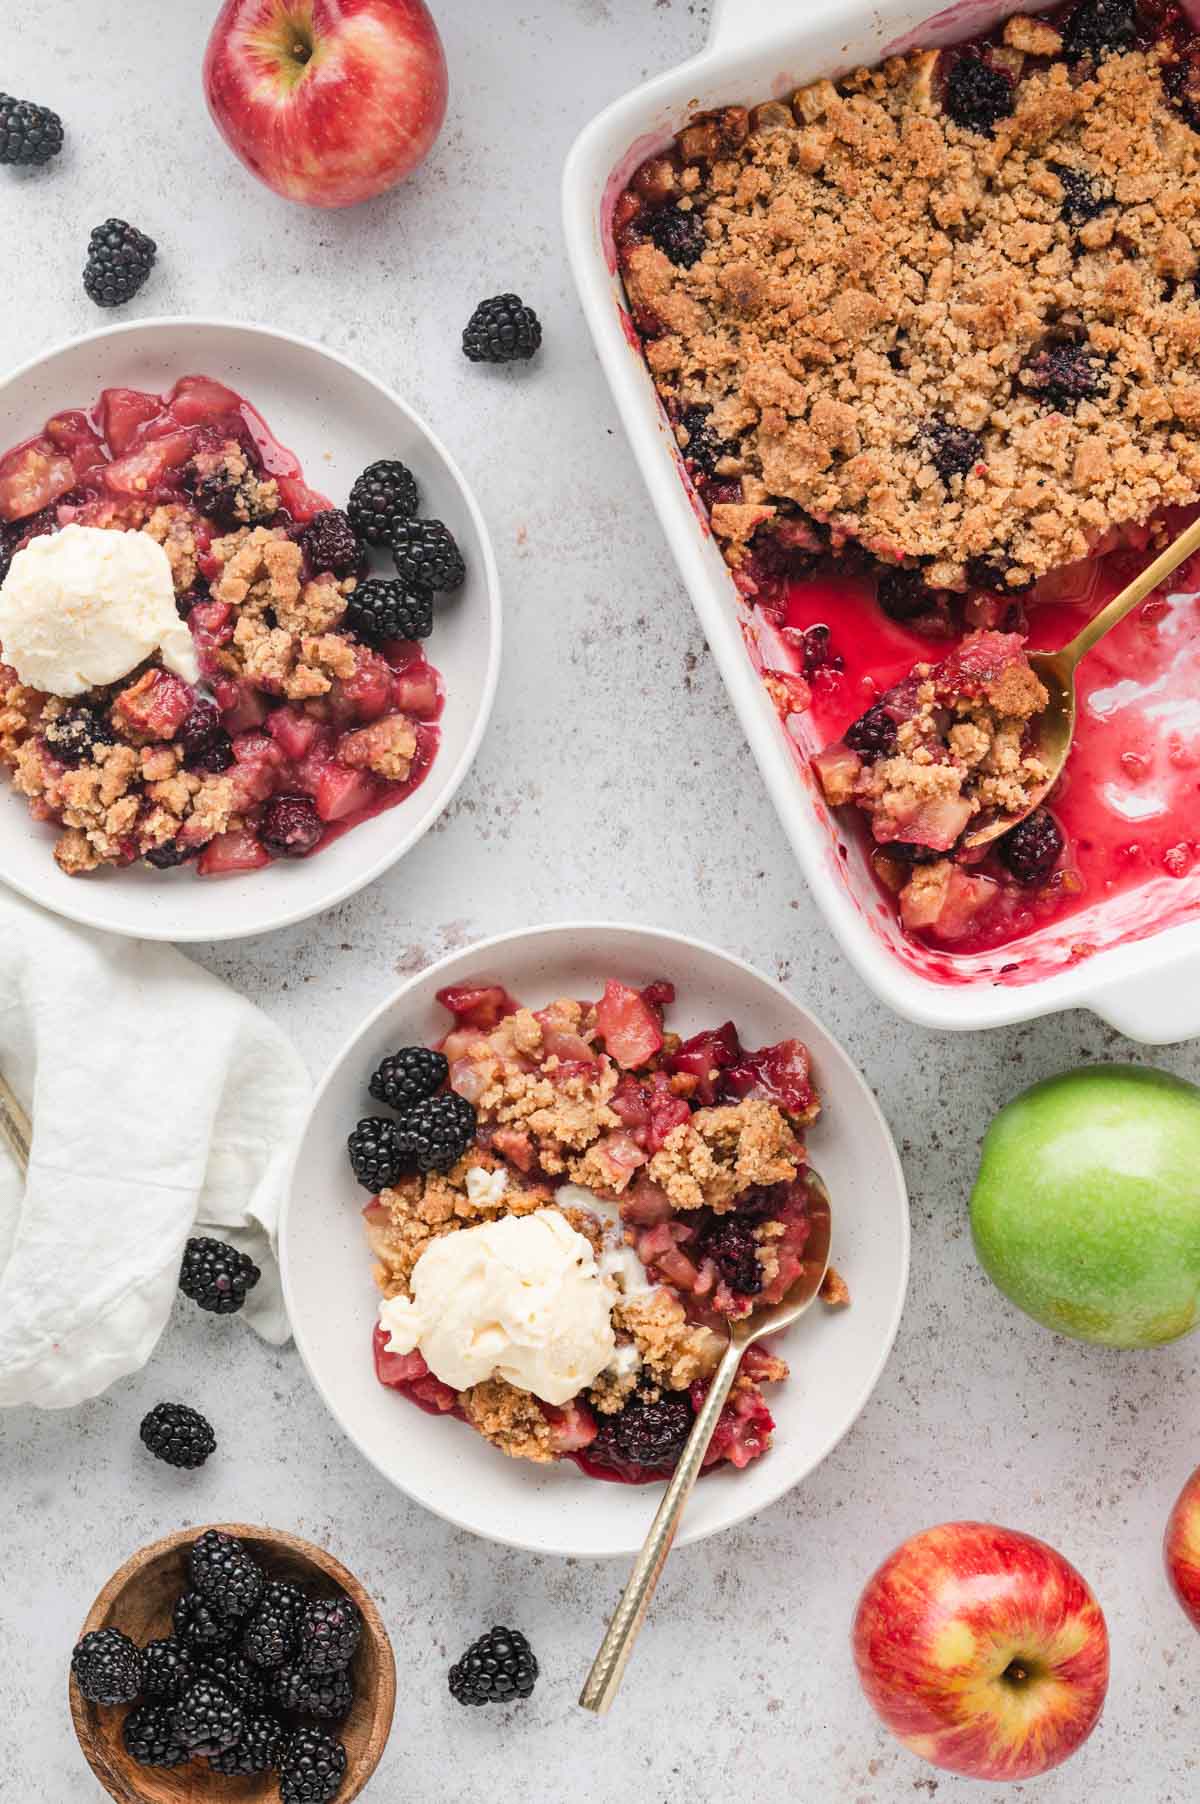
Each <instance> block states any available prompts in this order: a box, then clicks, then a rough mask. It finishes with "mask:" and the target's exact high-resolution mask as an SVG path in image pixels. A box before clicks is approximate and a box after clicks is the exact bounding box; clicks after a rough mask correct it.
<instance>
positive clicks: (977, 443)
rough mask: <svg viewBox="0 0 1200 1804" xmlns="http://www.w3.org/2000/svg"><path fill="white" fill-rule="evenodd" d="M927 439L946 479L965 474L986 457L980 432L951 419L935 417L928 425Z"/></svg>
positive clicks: (935, 466) (940, 474) (944, 479)
mask: <svg viewBox="0 0 1200 1804" xmlns="http://www.w3.org/2000/svg"><path fill="white" fill-rule="evenodd" d="M925 439H926V441H927V443H928V445H929V455H930V459H931V461H932V463H933V467H934V469H935V470H936V471H937V473H938V475H939V476H940V477H941V479H942V481H943V482H949V481H950V478H951V477H952V476H965V475H966V474H967V471H968V470H969V469H970V468H971V466H972V464H977V463H978V462H979V460H980V458H981V457H982V456H983V440H982V439H981V438H980V436H979V434H978V433H977V432H969V431H968V430H967V428H966V427H965V426H956V425H955V424H954V423H953V421H951V420H941V419H933V420H930V421H929V422H928V424H927V425H926V427H925Z"/></svg>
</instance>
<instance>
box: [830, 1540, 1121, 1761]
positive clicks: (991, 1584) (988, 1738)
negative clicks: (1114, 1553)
mask: <svg viewBox="0 0 1200 1804" xmlns="http://www.w3.org/2000/svg"><path fill="white" fill-rule="evenodd" d="M853 1643H854V1659H855V1663H856V1664H857V1667H858V1676H859V1678H860V1679H861V1681H862V1686H863V1690H864V1691H865V1692H866V1694H867V1697H868V1699H869V1701H870V1702H871V1704H872V1705H873V1706H874V1707H875V1709H876V1710H877V1711H878V1713H879V1715H880V1716H881V1717H882V1718H883V1721H884V1722H885V1723H886V1725H887V1727H888V1728H889V1729H890V1730H891V1731H892V1733H893V1735H896V1736H898V1738H899V1739H900V1740H901V1741H902V1742H903V1743H904V1745H905V1746H906V1747H907V1748H909V1749H910V1750H911V1751H912V1752H913V1753H914V1754H919V1755H920V1756H921V1757H922V1758H923V1759H925V1760H928V1761H930V1762H931V1763H932V1764H933V1765H934V1766H940V1767H945V1768H946V1769H947V1770H948V1771H949V1772H952V1773H963V1774H965V1775H966V1776H967V1777H969V1778H972V1779H997V1780H1007V1781H1009V1782H1013V1781H1016V1780H1020V1779H1032V1778H1034V1777H1035V1776H1036V1775H1037V1774H1038V1773H1044V1772H1047V1771H1049V1769H1050V1768H1051V1767H1053V1766H1057V1765H1058V1764H1059V1762H1060V1761H1063V1760H1065V1759H1066V1758H1067V1757H1068V1755H1070V1754H1073V1753H1074V1752H1075V1750H1076V1748H1078V1747H1080V1746H1081V1744H1082V1743H1083V1742H1084V1741H1086V1740H1087V1738H1088V1736H1089V1735H1090V1734H1091V1732H1092V1730H1093V1729H1094V1728H1095V1726H1096V1723H1097V1721H1098V1720H1099V1716H1100V1711H1101V1709H1102V1708H1103V1705H1104V1696H1105V1692H1106V1691H1107V1689H1108V1630H1107V1628H1106V1627H1105V1622H1104V1616H1103V1613H1102V1611H1101V1609H1100V1606H1099V1604H1098V1603H1097V1602H1096V1599H1095V1597H1094V1596H1093V1595H1092V1591H1091V1588H1090V1587H1089V1585H1088V1584H1087V1582H1086V1580H1084V1579H1083V1578H1082V1577H1081V1576H1080V1575H1079V1573H1078V1572H1076V1570H1075V1568H1074V1567H1073V1566H1072V1565H1071V1564H1070V1563H1069V1561H1067V1560H1064V1559H1063V1557H1062V1555H1061V1554H1060V1553H1056V1552H1055V1550H1054V1548H1052V1547H1047V1546H1046V1544H1045V1543H1044V1542H1042V1541H1037V1540H1035V1539H1034V1538H1033V1536H1032V1535H1023V1534H1021V1533H1019V1532H1018V1531H1017V1530H1015V1529H1009V1528H998V1527H996V1526H994V1525H993V1524H990V1523H986V1522H947V1523H943V1524H942V1525H941V1527H939V1528H930V1529H926V1530H925V1532H924V1533H923V1534H919V1535H914V1536H913V1538H912V1540H910V1541H906V1542H905V1543H904V1545H903V1546H902V1547H898V1548H897V1549H896V1551H895V1552H894V1553H892V1554H890V1555H889V1557H888V1558H887V1559H886V1560H885V1561H884V1563H883V1565H882V1566H881V1567H880V1568H879V1570H878V1572H876V1573H875V1575H874V1577H873V1578H872V1579H871V1580H870V1581H869V1582H868V1584H867V1586H866V1589H865V1590H864V1591H863V1594H862V1597H861V1598H860V1599H859V1604H858V1610H857V1612H856V1614H855V1618H854V1631H853Z"/></svg>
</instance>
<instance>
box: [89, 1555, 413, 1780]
mask: <svg viewBox="0 0 1200 1804" xmlns="http://www.w3.org/2000/svg"><path fill="white" fill-rule="evenodd" d="M210 1529H216V1530H218V1531H219V1532H220V1533H221V1534H223V1535H236V1536H237V1537H238V1538H239V1539H245V1538H246V1537H251V1538H253V1539H256V1540H259V1541H266V1542H268V1543H269V1544H270V1545H271V1546H272V1547H276V1548H280V1549H282V1550H283V1551H284V1552H286V1553H290V1554H292V1555H293V1556H295V1557H296V1558H298V1559H302V1560H305V1561H307V1562H308V1563H310V1564H311V1565H313V1566H315V1567H317V1569H318V1570H319V1571H320V1572H321V1574H322V1576H324V1577H326V1578H328V1579H331V1580H332V1581H333V1582H334V1583H335V1584H337V1585H339V1586H340V1587H341V1589H342V1590H343V1591H345V1592H346V1593H347V1595H348V1596H349V1597H350V1598H351V1599H352V1600H353V1602H354V1603H355V1604H356V1605H357V1606H358V1609H359V1610H360V1612H361V1613H362V1618H363V1623H364V1627H365V1630H366V1633H367V1634H368V1635H369V1636H370V1638H371V1641H372V1643H373V1645H374V1648H375V1651H376V1655H377V1658H378V1660H379V1666H380V1673H379V1683H378V1685H377V1686H376V1690H375V1697H374V1701H373V1707H372V1712H371V1724H370V1734H369V1738H368V1744H367V1748H366V1749H365V1751H364V1755H363V1759H364V1761H369V1762H370V1764H369V1766H368V1767H367V1769H366V1770H365V1771H363V1772H360V1773H354V1772H352V1771H351V1769H350V1767H349V1765H348V1766H347V1769H346V1779H345V1781H343V1789H342V1790H341V1791H339V1793H338V1797H339V1799H345V1800H346V1804H350V1800H351V1799H353V1798H356V1797H358V1795H359V1793H360V1792H361V1791H362V1790H363V1788H364V1786H366V1785H367V1783H368V1782H369V1781H370V1779H371V1778H372V1777H373V1775H374V1773H375V1771H376V1769H377V1767H378V1765H379V1762H380V1760H381V1759H382V1757H383V1753H384V1750H385V1748H386V1747H387V1744H388V1740H389V1738H390V1735H391V1730H392V1721H393V1718H394V1716H395V1711H396V1656H395V1653H394V1651H393V1649H392V1643H391V1638H390V1636H389V1635H388V1632H387V1629H386V1627H385V1626H384V1621H383V1617H382V1616H381V1615H380V1612H379V1606H378V1605H377V1604H376V1602H375V1600H374V1598H373V1597H372V1596H371V1594H370V1592H369V1591H368V1590H367V1588H366V1586H365V1585H364V1584H363V1583H362V1580H361V1579H358V1578H356V1577H355V1576H354V1574H353V1573H352V1572H351V1571H350V1570H349V1568H348V1567H346V1566H344V1565H343V1564H342V1562H341V1561H340V1560H339V1559H338V1558H337V1556H336V1554H332V1553H330V1552H329V1551H328V1550H327V1549H326V1548H324V1547H318V1546H317V1545H316V1543H315V1542H313V1541H306V1540H304V1539H303V1538H302V1537H301V1536H300V1535H293V1534H291V1533H289V1531H288V1530H287V1529H281V1528H267V1527H265V1526H263V1525H261V1524H258V1523H253V1522H200V1523H197V1524H196V1525H195V1527H193V1528H183V1529H177V1530H176V1531H175V1532H174V1533H173V1534H170V1535H164V1536H163V1537H162V1538H161V1540H158V1541H150V1542H148V1543H147V1544H146V1546H145V1547H140V1548H138V1549H137V1551H136V1552H135V1553H132V1554H130V1556H129V1558H128V1559H127V1560H125V1561H124V1563H123V1564H122V1565H120V1566H119V1567H118V1568H117V1570H116V1571H115V1572H114V1573H113V1574H112V1576H111V1578H109V1580H108V1581H107V1583H106V1584H104V1585H103V1586H102V1587H101V1589H100V1590H99V1591H98V1592H97V1594H96V1598H95V1601H94V1602H93V1604H92V1607H91V1609H90V1610H89V1611H88V1613H87V1615H86V1617H85V1618H84V1621H83V1626H82V1628H81V1629H80V1631H79V1635H78V1637H77V1641H82V1639H83V1637H84V1636H85V1635H88V1634H91V1633H92V1631H93V1630H95V1629H100V1628H104V1627H105V1626H106V1618H107V1616H108V1614H109V1612H110V1610H111V1609H112V1606H113V1604H114V1602H115V1601H116V1599H117V1598H118V1597H119V1596H120V1595H121V1594H122V1592H124V1591H125V1590H126V1589H127V1587H128V1585H129V1583H130V1581H131V1580H132V1579H136V1578H137V1577H138V1575H139V1574H140V1573H141V1572H142V1571H143V1570H144V1569H145V1568H146V1567H147V1566H149V1565H150V1563H151V1562H152V1561H154V1560H157V1559H161V1558H162V1557H163V1556H164V1555H166V1554H172V1553H176V1552H178V1551H179V1550H180V1549H181V1548H183V1547H187V1546H190V1545H191V1543H192V1542H194V1541H197V1540H199V1538H200V1536H201V1535H204V1534H207V1533H208V1532H209V1530H210ZM67 1694H68V1699H69V1702H70V1707H71V1721H72V1723H73V1724H74V1727H75V1736H76V1739H77V1740H78V1742H79V1746H80V1750H81V1752H82V1753H83V1756H84V1758H85V1760H86V1761H87V1763H88V1766H89V1767H90V1768H91V1770H92V1773H93V1775H94V1777H95V1778H96V1780H97V1781H98V1783H99V1784H101V1785H103V1787H104V1789H105V1790H106V1791H107V1792H108V1794H109V1796H110V1797H113V1798H116V1799H117V1800H118V1804H124V1800H125V1799H127V1798H128V1797H129V1795H130V1791H129V1786H128V1785H127V1784H126V1783H125V1776H124V1775H123V1774H121V1775H116V1774H113V1773H112V1772H111V1770H110V1769H109V1767H108V1764H107V1762H106V1761H103V1760H102V1759H101V1753H102V1749H101V1748H100V1746H99V1745H98V1743H97V1741H96V1738H95V1736H94V1735H93V1733H92V1728H91V1723H90V1720H89V1712H91V1711H94V1710H97V1709H99V1708H101V1706H99V1705H96V1704H90V1703H89V1702H88V1701H87V1699H86V1698H85V1697H84V1696H83V1694H82V1693H81V1692H80V1689H79V1686H78V1685H77V1683H76V1681H75V1676H74V1674H73V1673H70V1674H69V1675H68V1678H67ZM115 1783H120V1784H121V1785H122V1786H123V1790H121V1791H114V1790H113V1789H112V1788H113V1784H115ZM346 1784H349V1786H350V1787H351V1789H350V1790H346V1789H345V1785H346Z"/></svg>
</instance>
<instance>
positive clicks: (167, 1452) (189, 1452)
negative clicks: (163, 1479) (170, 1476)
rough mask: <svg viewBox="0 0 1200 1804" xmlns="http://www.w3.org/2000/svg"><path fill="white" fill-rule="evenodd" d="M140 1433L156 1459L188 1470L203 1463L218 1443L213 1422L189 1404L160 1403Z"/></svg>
mask: <svg viewBox="0 0 1200 1804" xmlns="http://www.w3.org/2000/svg"><path fill="white" fill-rule="evenodd" d="M138 1433H139V1435H140V1436H141V1438H142V1442H143V1445H145V1446H146V1447H148V1448H149V1449H150V1451H151V1453H152V1454H153V1455H154V1457H155V1459H161V1460H165V1461H166V1463H167V1465H168V1466H181V1467H185V1468H188V1469H191V1468H193V1467H196V1466H202V1465H203V1464H204V1462H205V1460H206V1459H207V1458H208V1456H209V1454H210V1453H211V1452H212V1451H213V1449H214V1448H215V1447H216V1444H217V1437H216V1435H215V1434H214V1433H213V1431H212V1424H211V1423H210V1422H206V1421H205V1419H204V1417H203V1416H202V1415H201V1414H200V1412H199V1410H197V1409H189V1408H188V1406H187V1404H186V1403H156V1404H155V1406H154V1408H153V1409H152V1410H151V1411H150V1412H149V1414H148V1415H145V1416H143V1417H142V1425H141V1427H140V1428H139V1430H138Z"/></svg>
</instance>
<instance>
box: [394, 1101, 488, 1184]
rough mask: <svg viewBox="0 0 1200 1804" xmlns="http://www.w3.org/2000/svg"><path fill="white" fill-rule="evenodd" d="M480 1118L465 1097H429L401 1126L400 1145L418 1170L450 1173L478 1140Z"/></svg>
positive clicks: (406, 1117) (409, 1112) (405, 1115)
mask: <svg viewBox="0 0 1200 1804" xmlns="http://www.w3.org/2000/svg"><path fill="white" fill-rule="evenodd" d="M477 1120H478V1117H477V1116H476V1113H475V1107H474V1104H473V1103H469V1102H468V1101H467V1099H466V1097H465V1096H456V1095H455V1093H454V1091H453V1090H447V1091H446V1093H445V1094H444V1095H443V1096H427V1097H426V1098H425V1101H424V1102H419V1103H418V1104H417V1105H416V1107H415V1108H412V1109H409V1110H407V1111H406V1112H405V1114H404V1115H403V1116H402V1117H401V1119H400V1122H399V1124H398V1144H399V1145H400V1148H401V1150H402V1152H403V1153H405V1154H406V1155H407V1156H408V1157H409V1158H410V1159H412V1160H413V1162H414V1163H415V1165H416V1167H417V1170H418V1171H449V1169H450V1167H451V1166H452V1165H453V1164H454V1162H455V1160H456V1159H461V1158H462V1155H463V1154H464V1153H465V1152H466V1150H467V1148H468V1146H470V1144H471V1142H472V1140H474V1138H475V1124H476V1121H477Z"/></svg>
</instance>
